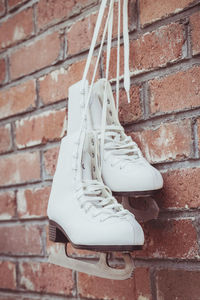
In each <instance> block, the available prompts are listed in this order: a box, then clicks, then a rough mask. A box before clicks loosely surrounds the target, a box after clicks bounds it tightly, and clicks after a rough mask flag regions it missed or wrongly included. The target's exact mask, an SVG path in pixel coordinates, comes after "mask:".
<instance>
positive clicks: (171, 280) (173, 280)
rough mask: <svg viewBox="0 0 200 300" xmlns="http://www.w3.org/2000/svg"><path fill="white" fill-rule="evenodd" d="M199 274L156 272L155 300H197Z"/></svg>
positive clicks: (194, 272) (199, 293)
mask: <svg viewBox="0 0 200 300" xmlns="http://www.w3.org/2000/svg"><path fill="white" fill-rule="evenodd" d="M199 282H200V272H199V271H189V270H170V269H167V270H159V271H157V272H156V289H157V299H165V300H172V299H176V300H184V299H190V300H197V299H199V295H200V285H199Z"/></svg>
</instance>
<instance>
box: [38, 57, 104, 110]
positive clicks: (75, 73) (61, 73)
mask: <svg viewBox="0 0 200 300" xmlns="http://www.w3.org/2000/svg"><path fill="white" fill-rule="evenodd" d="M95 63H96V58H95V57H93V59H92V62H91V68H90V73H89V75H88V79H89V80H91V79H92V74H93V70H94V68H95ZM85 64H86V61H85V60H81V61H78V62H75V63H74V64H72V65H70V66H69V67H68V69H67V70H65V69H64V68H60V69H59V70H55V71H53V72H51V73H50V74H48V75H45V76H43V77H41V78H40V79H39V95H40V99H41V101H42V102H43V103H44V104H48V103H52V102H57V101H60V100H62V99H65V98H67V97H68V88H69V87H70V86H71V85H73V84H74V83H76V82H78V81H79V80H81V79H82V76H83V71H84V68H85ZM97 78H99V69H98V70H97V76H96V79H97Z"/></svg>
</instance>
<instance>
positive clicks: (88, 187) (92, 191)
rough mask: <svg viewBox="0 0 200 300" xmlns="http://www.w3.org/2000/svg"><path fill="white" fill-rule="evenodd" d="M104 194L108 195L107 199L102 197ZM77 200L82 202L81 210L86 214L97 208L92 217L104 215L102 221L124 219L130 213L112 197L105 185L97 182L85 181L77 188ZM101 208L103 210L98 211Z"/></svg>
mask: <svg viewBox="0 0 200 300" xmlns="http://www.w3.org/2000/svg"><path fill="white" fill-rule="evenodd" d="M103 193H107V194H108V196H107V197H105V196H104V197H102V194H103ZM77 198H78V199H79V201H80V205H81V208H83V209H84V210H85V211H86V212H88V211H89V210H90V208H92V207H95V208H97V210H95V212H94V211H93V213H92V216H93V217H97V216H99V215H102V218H101V220H103V221H104V220H106V219H109V218H111V217H124V216H126V215H127V213H128V211H127V210H125V209H124V208H123V207H122V205H121V204H119V203H118V202H117V200H116V199H115V198H114V197H112V194H111V191H110V189H109V188H108V187H106V186H105V185H104V184H103V183H101V182H99V181H97V180H84V181H82V183H81V185H80V186H79V187H78V188H77ZM98 208H101V209H98Z"/></svg>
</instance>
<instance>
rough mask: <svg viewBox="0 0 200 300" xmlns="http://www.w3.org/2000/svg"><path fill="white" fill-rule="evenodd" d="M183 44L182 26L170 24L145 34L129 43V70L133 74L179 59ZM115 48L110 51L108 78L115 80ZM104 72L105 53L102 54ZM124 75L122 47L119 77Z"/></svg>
mask: <svg viewBox="0 0 200 300" xmlns="http://www.w3.org/2000/svg"><path fill="white" fill-rule="evenodd" d="M184 43H185V37H184V26H183V25H180V24H175V23H172V24H170V25H167V26H162V27H160V28H159V29H157V30H156V31H152V32H150V33H145V34H144V35H143V36H141V37H140V38H139V39H137V40H135V41H133V42H131V43H130V70H131V71H132V72H134V73H135V74H137V73H140V72H143V71H145V70H149V69H154V68H157V67H162V66H165V65H166V64H168V63H169V62H174V61H177V60H178V59H180V58H181V57H182V55H183V51H182V49H183V46H184ZM116 61H117V47H114V48H112V49H111V56H110V69H109V78H110V79H111V78H116ZM103 62H104V70H106V52H104V60H103ZM123 74H124V47H123V45H122V46H121V47H120V75H123Z"/></svg>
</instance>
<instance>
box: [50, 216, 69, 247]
mask: <svg viewBox="0 0 200 300" xmlns="http://www.w3.org/2000/svg"><path fill="white" fill-rule="evenodd" d="M49 240H50V241H52V242H57V243H68V242H69V240H68V239H67V237H66V236H65V235H64V233H62V231H61V230H60V229H59V228H58V226H57V225H56V224H55V223H54V222H53V221H51V220H50V221H49Z"/></svg>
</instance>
